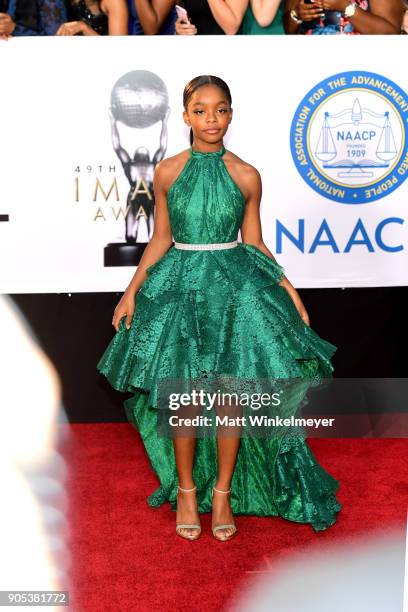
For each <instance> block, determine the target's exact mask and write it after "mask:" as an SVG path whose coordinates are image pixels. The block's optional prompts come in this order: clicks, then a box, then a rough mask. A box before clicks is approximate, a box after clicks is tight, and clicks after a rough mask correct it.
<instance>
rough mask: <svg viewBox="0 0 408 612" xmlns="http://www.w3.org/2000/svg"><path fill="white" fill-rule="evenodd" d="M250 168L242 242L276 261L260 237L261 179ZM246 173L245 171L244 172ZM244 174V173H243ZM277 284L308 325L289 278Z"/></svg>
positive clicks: (302, 306) (302, 305)
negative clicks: (285, 292) (288, 296)
mask: <svg viewBox="0 0 408 612" xmlns="http://www.w3.org/2000/svg"><path fill="white" fill-rule="evenodd" d="M250 168H251V172H249V173H248V175H247V179H246V183H247V188H246V190H245V191H246V193H247V194H249V195H248V196H247V199H246V206H245V213H244V219H243V221H242V225H241V238H242V242H244V243H245V244H249V245H252V246H255V247H256V248H258V249H259V250H260V251H262V253H264V254H265V255H266V256H267V257H269V258H270V259H272V260H273V261H275V262H276V259H275V258H274V256H273V255H272V253H271V252H270V250H269V249H268V247H267V246H266V244H265V243H264V241H263V237H262V228H261V218H260V214H259V209H260V203H261V197H262V181H261V177H260V174H259V172H258V171H257V170H256V169H255V168H252V167H250ZM245 174H246V173H245ZM243 175H244V173H243ZM276 263H277V262H276ZM279 285H280V286H281V287H283V288H284V289H286V291H287V292H288V293H289V295H290V297H291V298H292V300H293V302H294V304H295V306H296V309H297V311H298V313H299V315H300V317H301V318H302V319H303V321H304V322H305V323H306V325H310V321H309V316H308V314H307V312H306V308H305V306H304V304H303V302H302V300H301V299H300V296H299V294H298V292H297V291H296V289H295V288H294V286H293V285H292V284H291V283H290V282H289V280H288V279H287V278H286V276H285V277H284V279H283V280H281V281H280V282H279Z"/></svg>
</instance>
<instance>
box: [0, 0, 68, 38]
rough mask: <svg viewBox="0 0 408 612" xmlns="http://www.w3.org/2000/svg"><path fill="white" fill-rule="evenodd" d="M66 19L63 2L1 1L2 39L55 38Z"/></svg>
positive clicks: (36, 0) (61, 0)
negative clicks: (14, 37) (19, 37)
mask: <svg viewBox="0 0 408 612" xmlns="http://www.w3.org/2000/svg"><path fill="white" fill-rule="evenodd" d="M66 19H67V13H66V10H65V5H64V1H63V0H0V39H3V40H4V39H7V38H10V37H11V36H53V35H54V34H55V33H56V32H57V30H58V28H59V26H60V25H61V24H62V23H64V21H66Z"/></svg>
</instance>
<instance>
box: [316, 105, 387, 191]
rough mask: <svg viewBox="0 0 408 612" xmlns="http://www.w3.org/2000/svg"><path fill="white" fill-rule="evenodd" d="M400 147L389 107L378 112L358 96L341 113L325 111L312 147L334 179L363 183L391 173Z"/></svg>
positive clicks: (340, 181)
mask: <svg viewBox="0 0 408 612" xmlns="http://www.w3.org/2000/svg"><path fill="white" fill-rule="evenodd" d="M315 126H316V122H315ZM398 149H399V147H398V146H397V144H396V138H395V135H394V130H393V127H392V121H391V116H390V110H389V109H387V110H383V111H382V112H375V111H374V110H372V109H369V108H367V107H364V106H363V105H362V103H361V101H360V98H359V97H356V98H354V100H353V103H352V105H351V106H349V107H347V108H344V109H342V110H340V111H339V112H335V113H331V112H328V111H327V110H326V111H323V122H322V124H321V129H320V131H319V132H318V135H317V142H315V146H314V147H313V149H312V150H313V152H314V160H315V163H316V165H317V166H318V167H319V168H320V170H321V171H323V170H325V171H326V173H327V174H328V175H329V178H330V179H331V180H332V181H335V182H337V183H339V184H344V185H354V186H363V185H365V184H369V183H370V181H372V180H379V179H381V176H382V175H384V174H386V173H388V172H389V169H390V166H391V164H392V162H393V161H394V160H395V159H396V158H397V156H398V154H399V150H398ZM319 162H320V163H319Z"/></svg>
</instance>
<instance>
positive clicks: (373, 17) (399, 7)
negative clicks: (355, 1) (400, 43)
mask: <svg viewBox="0 0 408 612" xmlns="http://www.w3.org/2000/svg"><path fill="white" fill-rule="evenodd" d="M349 4H350V0H316V5H319V6H320V7H321V8H323V9H324V10H330V11H331V10H334V11H344V10H345V8H346V6H348V5H349ZM403 14H404V7H403V3H402V1H401V0H387V1H386V2H384V0H371V1H370V10H369V11H363V9H361V8H357V10H356V12H355V14H354V17H351V18H350V23H351V24H352V25H353V27H354V29H355V30H356V32H359V33H360V34H399V33H400V31H401V23H402V17H403Z"/></svg>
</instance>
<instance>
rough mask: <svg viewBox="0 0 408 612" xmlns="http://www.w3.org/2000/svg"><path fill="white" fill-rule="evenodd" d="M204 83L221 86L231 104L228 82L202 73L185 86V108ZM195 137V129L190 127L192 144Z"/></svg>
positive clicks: (185, 108)
mask: <svg viewBox="0 0 408 612" xmlns="http://www.w3.org/2000/svg"><path fill="white" fill-rule="evenodd" d="M203 85H216V86H217V87H219V88H220V89H221V90H222V91H223V92H224V93H225V95H226V98H227V100H228V102H229V104H230V106H231V104H232V98H231V92H230V89H229V87H228V85H227V84H226V82H225V81H223V80H222V79H220V77H217V76H213V75H212V74H202V75H200V76H197V77H195V78H194V79H191V81H190V82H189V83H187V85H186V86H185V88H184V92H183V106H184V110H187V106H188V103H189V102H190V99H191V96H192V95H193V93H194V92H195V91H197V89H198V88H199V87H202V86H203ZM193 139H194V137H193V130H192V129H191V128H190V145H192V144H193Z"/></svg>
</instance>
